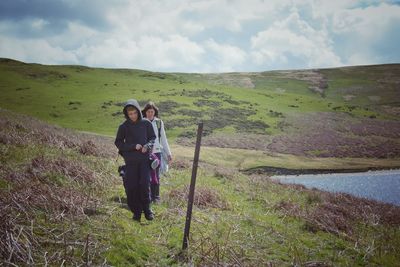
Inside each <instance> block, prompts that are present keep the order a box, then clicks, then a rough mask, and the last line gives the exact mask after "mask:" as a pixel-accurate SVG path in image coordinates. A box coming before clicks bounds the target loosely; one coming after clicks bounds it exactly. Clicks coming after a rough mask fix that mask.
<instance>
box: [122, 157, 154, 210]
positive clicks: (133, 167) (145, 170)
mask: <svg viewBox="0 0 400 267" xmlns="http://www.w3.org/2000/svg"><path fill="white" fill-rule="evenodd" d="M149 186H150V165H149V162H148V161H147V160H145V161H138V162H134V163H127V164H126V173H125V177H124V187H125V192H126V197H127V200H128V206H129V209H130V210H131V211H132V212H133V214H134V215H135V216H136V217H140V215H141V214H142V212H144V213H150V196H149V193H150V192H149Z"/></svg>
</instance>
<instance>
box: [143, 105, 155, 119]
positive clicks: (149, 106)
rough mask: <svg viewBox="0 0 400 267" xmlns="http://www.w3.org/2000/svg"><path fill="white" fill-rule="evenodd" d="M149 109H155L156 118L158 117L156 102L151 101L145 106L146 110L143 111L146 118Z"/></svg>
mask: <svg viewBox="0 0 400 267" xmlns="http://www.w3.org/2000/svg"><path fill="white" fill-rule="evenodd" d="M149 109H154V113H155V114H154V116H155V117H158V107H157V106H156V105H155V104H154V102H152V101H150V102H149V103H147V104H146V106H144V109H143V110H142V114H143V117H144V118H146V112H147V111H148V110H149Z"/></svg>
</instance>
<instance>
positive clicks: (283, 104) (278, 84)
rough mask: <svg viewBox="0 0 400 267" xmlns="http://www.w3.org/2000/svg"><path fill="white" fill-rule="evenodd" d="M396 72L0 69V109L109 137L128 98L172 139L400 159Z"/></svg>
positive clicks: (4, 63) (18, 65) (5, 63)
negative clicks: (146, 108) (149, 105)
mask: <svg viewBox="0 0 400 267" xmlns="http://www.w3.org/2000/svg"><path fill="white" fill-rule="evenodd" d="M399 77H400V65H396V64H393V65H379V66H360V67H347V68H338V69H322V70H303V71H300V70H299V71H271V72H261V73H223V74H185V73H155V72H147V71H141V70H127V69H99V68H87V67H83V66H45V65H37V64H25V63H22V62H17V61H14V60H9V59H2V60H0V106H1V107H2V108H6V109H9V110H13V111H16V112H19V113H23V114H27V115H32V116H34V117H38V118H41V119H43V120H45V121H48V122H51V123H55V124H58V125H60V126H63V127H67V128H73V129H77V130H81V131H89V132H96V133H100V134H105V135H111V136H112V135H114V134H115V131H116V128H117V126H118V124H119V123H121V121H122V120H123V116H122V114H121V105H122V103H123V102H124V101H126V100H127V99H128V98H136V99H138V100H139V101H140V102H141V103H142V104H144V103H145V102H146V101H148V100H153V101H155V102H156V104H158V106H159V107H160V109H161V117H162V118H163V119H164V121H165V124H166V127H167V129H168V135H169V136H170V138H171V139H172V140H175V141H176V143H178V144H192V143H193V135H194V132H195V131H194V129H195V127H196V122H198V121H199V120H202V121H204V122H205V135H206V136H205V138H204V144H205V145H208V146H213V147H229V148H245V149H256V150H260V151H265V152H268V153H283V154H291V155H296V156H307V157H315V156H317V157H337V158H348V157H351V158H399V157H400V143H399V140H400V138H399V137H400V121H399V118H400V116H399V115H400V107H399V105H400V102H399V101H400V100H399V99H400V90H399V82H400V78H399Z"/></svg>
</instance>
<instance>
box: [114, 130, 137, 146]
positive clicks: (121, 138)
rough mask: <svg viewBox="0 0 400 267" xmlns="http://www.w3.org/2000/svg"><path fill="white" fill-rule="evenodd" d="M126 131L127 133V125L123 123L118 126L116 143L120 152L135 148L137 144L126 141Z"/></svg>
mask: <svg viewBox="0 0 400 267" xmlns="http://www.w3.org/2000/svg"><path fill="white" fill-rule="evenodd" d="M125 133H126V130H125V126H124V125H123V124H121V125H120V126H119V128H118V132H117V136H116V137H115V142H114V144H115V145H116V146H117V147H118V150H119V151H120V152H125V151H132V150H135V148H136V144H127V143H126V142H125Z"/></svg>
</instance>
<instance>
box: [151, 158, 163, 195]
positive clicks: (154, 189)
mask: <svg viewBox="0 0 400 267" xmlns="http://www.w3.org/2000/svg"><path fill="white" fill-rule="evenodd" d="M155 154H156V156H157V157H158V158H159V159H160V162H161V153H155ZM160 164H161V163H160ZM156 175H157V181H158V183H150V197H151V201H156V200H160V165H158V167H157V169H156Z"/></svg>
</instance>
